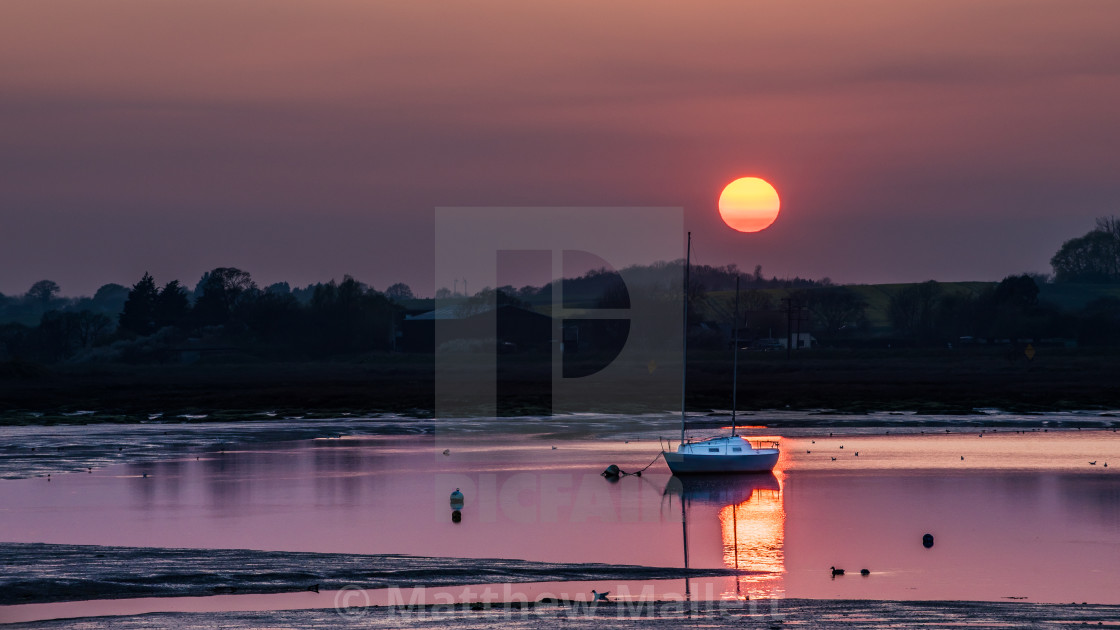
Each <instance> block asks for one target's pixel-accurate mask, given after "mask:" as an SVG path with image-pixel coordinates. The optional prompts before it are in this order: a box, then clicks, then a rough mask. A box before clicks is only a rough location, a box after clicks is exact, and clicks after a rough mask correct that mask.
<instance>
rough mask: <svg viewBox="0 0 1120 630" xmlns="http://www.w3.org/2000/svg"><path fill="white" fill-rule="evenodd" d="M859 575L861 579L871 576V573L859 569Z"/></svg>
mask: <svg viewBox="0 0 1120 630" xmlns="http://www.w3.org/2000/svg"><path fill="white" fill-rule="evenodd" d="M859 574H860V575H862V576H863V577H867V576H869V575H871V571H870V570H868V569H860V570H859Z"/></svg>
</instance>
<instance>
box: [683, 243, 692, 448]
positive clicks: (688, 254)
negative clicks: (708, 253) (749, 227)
mask: <svg viewBox="0 0 1120 630" xmlns="http://www.w3.org/2000/svg"><path fill="white" fill-rule="evenodd" d="M691 262H692V232H689V233H688V246H687V249H686V250H685V257H684V300H683V302H684V322H683V324H682V326H683V327H684V330H683V332H684V334H683V335H682V336H681V445H682V446H683V445H684V422H685V415H684V393H685V389H684V388H685V381H686V378H685V377H686V376H687V374H688V267H689V265H690V264H691Z"/></svg>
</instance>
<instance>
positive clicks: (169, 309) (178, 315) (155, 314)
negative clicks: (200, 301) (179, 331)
mask: <svg viewBox="0 0 1120 630" xmlns="http://www.w3.org/2000/svg"><path fill="white" fill-rule="evenodd" d="M190 310H191V304H190V300H189V299H187V290H186V289H184V288H183V286H182V285H180V284H179V281H178V280H172V281H171V282H168V283H167V284H165V285H163V289H161V290H160V292H159V295H158V296H156V299H155V301H154V302H153V304H152V319H153V320H154V321H155V325H156V328H157V329H159V328H163V327H165V326H181V325H183V322H184V321H186V319H187V316H188V315H189V314H190Z"/></svg>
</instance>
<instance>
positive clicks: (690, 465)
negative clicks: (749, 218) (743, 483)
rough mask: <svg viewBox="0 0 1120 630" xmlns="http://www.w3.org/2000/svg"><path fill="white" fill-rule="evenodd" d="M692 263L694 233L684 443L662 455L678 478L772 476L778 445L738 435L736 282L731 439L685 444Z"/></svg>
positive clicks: (689, 259) (688, 259)
mask: <svg viewBox="0 0 1120 630" xmlns="http://www.w3.org/2000/svg"><path fill="white" fill-rule="evenodd" d="M691 263H692V232H689V233H688V249H687V253H686V255H685V265H684V341H683V346H682V347H683V348H684V352H683V355H682V358H683V359H684V360H683V361H682V367H681V441H680V444H679V445H678V446H677V450H676V451H675V452H672V451H665V450H663V451H662V453H661V454H662V456H663V457H664V458H665V463H666V464H668V465H669V470H671V471H673V474H674V475H688V474H698V473H757V472H769V471H771V470H773V469H774V465H775V464H777V463H778V455H779V451H778V448H777V445H776V444H775V445H771V446H768V447H764V446H763V445H762V444H757V445H756V444H751V442H750V441H749V440H747V439H746V438H744V437H743V436H741V435H737V434H736V426H735V408H736V406H737V402H738V401H737V399H736V394H737V390H738V380H739V321H738V319H739V281H738V279H736V281H735V324H734V326H733V328H734V329H735V342H734V344H733V345H732V350H733V352H734V357H735V359H734V376H733V378H732V386H731V435H725V436H721V437H714V438H709V439H707V440H700V441H696V442H693V441H691V440H689V441H686V440H685V424H686V422H687V420H688V415H687V413H686V411H685V391H686V390H685V385H686V382H687V379H686V373H687V371H688V370H687V368H686V366H687V357H688V273H689V267H690V266H691Z"/></svg>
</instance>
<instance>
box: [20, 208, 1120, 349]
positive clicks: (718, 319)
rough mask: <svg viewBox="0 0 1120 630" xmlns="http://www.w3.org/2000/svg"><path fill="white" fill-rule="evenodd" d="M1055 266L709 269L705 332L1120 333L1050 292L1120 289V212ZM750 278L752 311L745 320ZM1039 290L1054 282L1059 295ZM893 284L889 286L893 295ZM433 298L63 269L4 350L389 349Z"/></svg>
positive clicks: (1092, 339)
mask: <svg viewBox="0 0 1120 630" xmlns="http://www.w3.org/2000/svg"><path fill="white" fill-rule="evenodd" d="M683 262H684V261H674V262H659V263H654V264H652V265H645V266H635V267H629V268H627V269H625V270H624V272H625V275H626V278H627V279H628V283H624V282H623V280H622V276H620V275H619V274H618V273H616V272H614V271H612V270H607V269H599V270H593V271H590V272H588V273H586V274H584V275H582V276H580V277H578V278H570V279H565V280H563V283H564V285H563V295H564V302H565V306H567V307H569V308H627V307H631V306H639V304H636V303H634V301H633V298H634V297H635V296H634V295H632V294H631V293H632V292H635V291H638V292H641V296H640V297H646V296H647V294H650V293H656V294H657V295H658V296H659V299H669V300H677V301H679V300H680V291H681V288H682V275H683V274H682V270H683ZM1051 263H1052V266H1053V268H1054V275H1053V277H1052V278H1048V277H1043V276H1038V275H1030V274H1023V275H1017V276H1009V277H1007V278H1005V279H1004V280H1003V281H1001V282H999V283H994V282H993V283H970V285H969V286H964V284H963V283H947V284H943V283H938V282H935V281H932V280H931V281H928V282H924V283H920V284H910V285H899V286H896V287H893V288H891V289H889V290H884V291H885V293H886V296H885V298H884V299H880V300H879V302H878V303H873V301H874V300H873V299H872V297H871V293H869V291H868V287H861V286H838V285H834V284H833V283H832V282H830V281H829V280H828V279H827V278H824V279H821V280H809V279H802V278H794V279H778V278H776V277H771V278H766V277H764V276H763V274H762V268H761V267H755V269H754V271H753V272H743V271H741V270H739V269H738V268H737V267H736V266H735V265H727V266H723V267H713V266H709V265H695V266H693V267H692V268H691V274H690V284H689V289H690V290H689V303H690V309H689V314H690V317H689V320H690V325H691V330H692V332H691V333H690V335H693V336H694V337H695V338H696V339H695V341H697V342H700V343H709V344H711V345H712V346H718V345H721V344H726V343H727V336H728V334H729V331H730V330H731V329H733V328H738V329H739V330H740V332H741V333H742V336H743V338H744V339H745V340H747V342H749V341H750V340H751V339H759V338H769V337H785V336H786V335H787V334H789V333H791V332H795V331H796V332H799V333H809V334H812V335H814V336H815V337H816V338H817V340H818V341H819V342H820V343H822V344H824V345H836V346H842V345H859V344H861V343H895V342H898V343H904V344H910V345H931V346H932V345H942V346H944V345H945V344H950V345H953V344H960V343H962V342H964V343H970V342H971V343H979V342H984V343H999V342H1009V343H1015V342H1019V341H1028V340H1029V341H1042V340H1049V341H1052V342H1055V343H1065V344H1067V345H1068V344H1073V343H1076V344H1079V345H1120V291H1117V292H1116V293H1113V294H1109V293H1108V291H1107V290H1106V291H1104V292H1102V291H1100V290H1095V292H1092V298H1091V299H1086V300H1081V301H1078V300H1067V301H1066V302H1065V303H1061V302H1060V301H1057V300H1047V299H1043V298H1042V297H1041V296H1042V295H1043V294H1044V293H1047V292H1051V293H1054V292H1055V291H1052V290H1051V288H1054V289H1057V288H1058V287H1064V288H1063V291H1064V294H1066V295H1068V294H1069V293H1070V292H1071V291H1073V292H1077V291H1081V293H1083V294H1089V293H1090V292H1088V291H1083V290H1080V289H1077V287H1088V286H1090V285H1094V286H1098V287H1100V286H1102V285H1116V286H1117V287H1120V220H1118V219H1117V218H1116V217H1110V218H1102V219H1099V220H1098V221H1097V225H1096V228H1095V229H1093V230H1092V231H1090V232H1089V233H1088V234H1086V235H1085V236H1083V237H1079V238H1075V239H1071V240H1070V241H1067V242H1066V243H1065V244H1063V246H1062V248H1061V249H1060V250H1059V251H1058V253H1056V254H1055V255H1054V257H1053V259H1052V261H1051ZM736 280H738V281H739V283H740V286H741V288H742V292H741V293H740V294H739V296H740V301H741V305H740V313H741V318H742V319H741V321H739V322H737V324H736V325H735V326H732V319H733V317H732V306H731V302H732V300H731V299H729V298H728V295H729V292H733V290H734V288H735V286H736ZM1040 287H1046V288H1047V291H1046V292H1044V291H1042V290H1041V288H1040ZM884 291H880V293H879V295H880V296H881V295H882V293H883V292H884ZM552 292H553V285H552V284H549V285H546V286H543V287H534V286H526V287H521V288H514V287H512V286H507V287H498V288H489V287H487V288H485V289H483V290H481V291H479V292H478V293H476V294H474V295H473V296H466V295H458V294H453V293H452V291H450V290H448V289H446V288H441V289H440V290H439V291H438V292H437V294H436V297H437V298H439V299H447V300H452V301H455V300H461V301H463V302H464V303H470V302H474V303H493V304H497V305H499V306H500V305H505V304H509V305H514V306H520V307H523V308H530V309H531V308H534V307H537V306H543V305H547V304H551V302H552ZM433 307H434V302H433V301H432V300H422V299H418V298H416V297H415V296H414V295H413V293H412V291H411V289H410V288H409V287H408V286H407V285H405V284H403V283H397V284H394V285H392V286H390V287H388V288H387V289H386V290H385V291H383V292H381V291H376V290H374V289H373V288H371V287H369V286H368V285H366V284H363V283H361V282H359V281H357V280H355V279H354V278H351V277H349V276H346V277H345V278H343V280H342V281H341V282H336V281H334V280H332V281H330V282H326V283H318V284H313V285H308V286H307V287H303V288H294V289H293V288H291V287H290V286H289V285H288V283H286V282H280V283H275V284H272V285H269V286H267V287H264V288H263V289H262V288H260V287H258V286H257V284H256V283H255V282H254V281H253V279H252V277H251V276H250V274H249V273H248V272H245V271H242V270H240V269H236V268H232V267H219V268H216V269H214V270H212V271H210V272H207V273H206V274H203V276H202V278H201V279H200V280H199V281H198V283H197V284H196V285H195V287H194V288H193V290H188V289H187V288H186V287H184V286H182V285H181V284H180V283H179V282H178V281H176V280H172V281H170V282H167V283H164V284H162V285H160V284H158V283H157V282H156V280H155V278H153V277H151V276H150V275H148V274H144V276H143V277H142V278H140V280H139V281H138V282H137V283H136V284H134V285H133V286H132V287H125V286H122V285H119V284H106V285H104V286H102V287H101V288H100V289H98V290H97V292H96V293H95V294H94V295H93V297H80V298H64V297H60V296H59V286H58V284H56V283H55V282H53V281H50V280H42V281H39V282H36V283H35V284H34V285H32V286H31V288H30V289H29V290H28V291H27V293H25V294H23V295H20V296H11V297H9V296H5V295H3V294H0V360H12V359H18V360H27V361H38V362H46V363H51V362H59V361H79V362H92V361H105V362H111V361H131V362H146V361H182V360H197V359H201V358H205V357H208V356H223V357H228V356H230V355H235V356H236V355H241V356H247V357H253V358H263V359H273V360H302V359H321V358H326V357H341V356H348V355H359V354H363V353H370V352H386V351H391V350H393V349H394V348H395V347H396V340H397V335H398V331H399V324H400V322H401V320H402V319H404V317H405V315H406V314H407V313H409V312H411V313H420V312H422V311H424V310H431V309H432V308H433Z"/></svg>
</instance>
